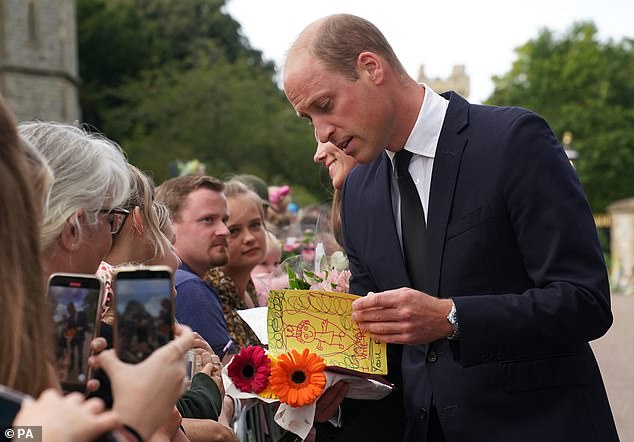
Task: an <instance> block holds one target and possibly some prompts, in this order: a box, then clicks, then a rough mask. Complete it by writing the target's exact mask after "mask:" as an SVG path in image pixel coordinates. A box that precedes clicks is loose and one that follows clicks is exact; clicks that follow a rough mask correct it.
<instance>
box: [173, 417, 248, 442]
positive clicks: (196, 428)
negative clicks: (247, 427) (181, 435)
mask: <svg viewBox="0 0 634 442" xmlns="http://www.w3.org/2000/svg"><path fill="white" fill-rule="evenodd" d="M183 428H185V435H187V438H188V439H189V440H190V441H192V442H238V438H237V437H236V434H235V433H234V432H233V430H232V429H231V428H229V427H227V426H225V425H222V424H219V423H218V422H216V421H212V420H209V419H183Z"/></svg>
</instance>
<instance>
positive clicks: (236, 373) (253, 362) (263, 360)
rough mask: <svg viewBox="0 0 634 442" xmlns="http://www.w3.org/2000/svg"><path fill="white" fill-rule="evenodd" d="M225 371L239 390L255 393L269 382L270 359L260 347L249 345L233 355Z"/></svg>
mask: <svg viewBox="0 0 634 442" xmlns="http://www.w3.org/2000/svg"><path fill="white" fill-rule="evenodd" d="M227 373H228V374H229V377H230V378H231V381H232V382H233V385H235V386H236V387H237V388H238V389H239V390H240V391H244V392H247V393H255V394H257V393H259V392H261V391H262V390H264V389H265V388H266V387H267V385H268V383H269V374H271V361H270V360H269V358H268V357H267V356H266V354H265V353H264V349H263V348H262V347H257V346H249V347H246V348H243V349H242V350H240V353H238V354H237V355H235V356H234V357H233V360H232V361H231V364H229V367H227Z"/></svg>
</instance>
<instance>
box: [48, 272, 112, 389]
mask: <svg viewBox="0 0 634 442" xmlns="http://www.w3.org/2000/svg"><path fill="white" fill-rule="evenodd" d="M101 293H102V283H101V280H100V279H99V278H97V277H96V276H94V275H73V274H61V273H57V274H54V275H53V276H51V278H50V280H49V286H48V301H49V305H50V307H51V312H52V315H53V327H54V335H53V345H54V357H55V371H56V373H57V377H58V379H59V381H60V383H61V384H62V387H63V388H64V389H65V390H82V389H83V388H84V386H85V385H86V381H87V380H88V379H89V378H90V375H91V373H90V369H89V367H88V363H87V360H88V356H89V355H90V341H91V340H92V339H93V338H94V337H95V335H96V333H98V331H99V330H98V328H99V321H98V318H97V315H98V313H99V307H100V305H101Z"/></svg>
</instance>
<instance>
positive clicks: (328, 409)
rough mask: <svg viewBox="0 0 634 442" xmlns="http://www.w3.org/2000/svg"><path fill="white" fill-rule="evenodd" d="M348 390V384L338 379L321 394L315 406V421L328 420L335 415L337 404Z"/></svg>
mask: <svg viewBox="0 0 634 442" xmlns="http://www.w3.org/2000/svg"><path fill="white" fill-rule="evenodd" d="M348 390H350V384H348V383H347V382H345V381H339V382H337V383H336V384H335V385H333V386H332V387H330V388H329V389H328V390H326V391H325V392H324V394H322V395H321V397H320V398H319V399H318V400H317V405H316V407H315V422H328V420H329V419H330V418H333V417H335V416H337V413H338V412H339V405H340V404H341V402H342V401H343V398H344V397H346V394H347V393H348Z"/></svg>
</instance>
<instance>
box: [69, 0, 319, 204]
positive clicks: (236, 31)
mask: <svg viewBox="0 0 634 442" xmlns="http://www.w3.org/2000/svg"><path fill="white" fill-rule="evenodd" d="M223 6H224V0H180V1H179V0H79V4H78V17H79V19H78V20H79V25H78V27H79V48H80V74H81V76H82V80H83V88H82V104H83V110H84V116H85V119H86V121H87V122H89V123H91V124H93V125H94V126H95V127H97V128H98V129H99V130H101V131H103V132H104V133H105V134H106V135H107V136H109V137H111V138H113V139H115V140H117V141H118V142H120V143H121V145H122V146H123V147H124V149H125V151H126V153H127V154H128V158H129V160H130V161H131V162H132V163H133V164H135V165H137V166H138V167H140V168H141V169H144V170H148V171H151V172H152V173H153V175H154V177H155V180H156V181H157V182H160V181H162V180H163V179H165V178H167V177H168V176H169V172H168V168H169V167H168V166H169V164H170V163H172V162H173V161H175V160H177V159H180V160H190V159H192V158H197V159H199V160H200V161H202V162H204V163H205V164H206V165H207V171H208V173H210V174H212V175H216V176H219V177H226V176H229V175H231V174H234V173H238V172H246V173H254V174H257V175H259V176H261V177H262V178H263V179H265V180H267V181H268V182H270V183H271V184H281V183H288V184H292V185H294V186H301V187H302V188H304V189H306V190H308V192H309V193H312V194H313V195H315V196H316V197H317V198H318V199H325V197H326V193H325V192H324V188H323V186H322V185H321V184H320V180H319V170H318V168H317V167H316V166H315V165H314V164H312V161H311V159H312V154H313V151H314V146H315V141H314V138H313V135H312V131H311V130H310V128H309V127H307V126H306V124H305V123H303V122H302V121H301V120H299V119H298V118H297V117H296V116H295V114H294V112H293V110H292V107H291V106H290V105H289V104H288V102H287V100H286V98H285V97H284V94H283V93H282V91H281V90H280V89H279V87H278V86H277V84H276V82H275V68H274V65H273V63H271V62H268V61H265V60H263V59H262V56H261V52H260V51H258V50H255V49H253V48H251V46H250V45H249V43H248V41H247V40H246V39H245V38H244V37H242V36H241V34H240V26H239V24H238V23H237V22H236V21H235V20H233V18H231V17H230V16H228V15H227V14H225V13H224V12H223V9H222V7H223Z"/></svg>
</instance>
